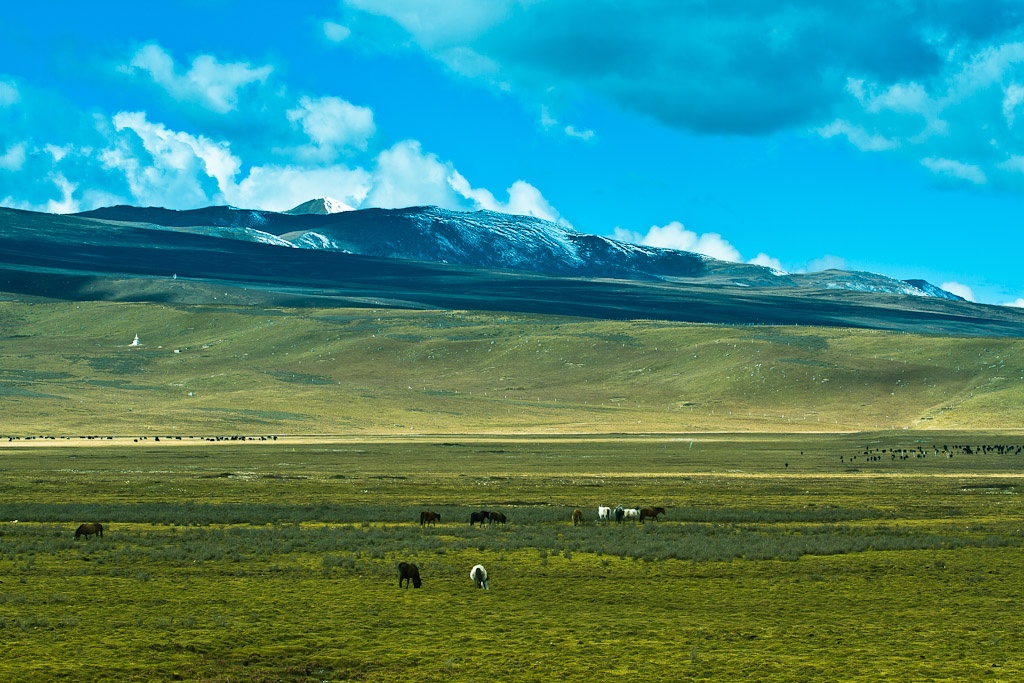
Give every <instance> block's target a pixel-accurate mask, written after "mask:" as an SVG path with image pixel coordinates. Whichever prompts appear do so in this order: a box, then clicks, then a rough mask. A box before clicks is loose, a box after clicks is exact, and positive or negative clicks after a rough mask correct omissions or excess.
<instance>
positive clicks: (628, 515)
mask: <svg viewBox="0 0 1024 683" xmlns="http://www.w3.org/2000/svg"><path fill="white" fill-rule="evenodd" d="M622 518H623V519H632V520H634V521H636V520H638V519H640V508H626V509H625V510H623V511H622Z"/></svg>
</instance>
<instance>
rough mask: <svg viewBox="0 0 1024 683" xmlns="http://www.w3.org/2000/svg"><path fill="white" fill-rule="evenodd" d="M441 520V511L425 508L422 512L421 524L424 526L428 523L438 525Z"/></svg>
mask: <svg viewBox="0 0 1024 683" xmlns="http://www.w3.org/2000/svg"><path fill="white" fill-rule="evenodd" d="M439 521H441V513H439V512H430V511H429V510H424V511H423V512H421V513H420V526H424V525H426V524H429V525H430V526H437V523H438V522H439Z"/></svg>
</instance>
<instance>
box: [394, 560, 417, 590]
mask: <svg viewBox="0 0 1024 683" xmlns="http://www.w3.org/2000/svg"><path fill="white" fill-rule="evenodd" d="M403 581H405V587H406V588H408V587H409V581H412V587H413V588H419V587H420V586H422V585H423V581H421V580H420V568H419V567H417V566H416V565H414V564H409V563H408V562H399V563H398V587H399V588H401V587H402V582H403Z"/></svg>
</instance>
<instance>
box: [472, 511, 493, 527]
mask: <svg viewBox="0 0 1024 683" xmlns="http://www.w3.org/2000/svg"><path fill="white" fill-rule="evenodd" d="M490 518H491V513H490V512H488V511H487V510H481V511H480V512H471V513H469V525H470V526H473V525H474V524H476V523H478V522H479V523H480V526H483V525H484V522H486V521H488V520H490Z"/></svg>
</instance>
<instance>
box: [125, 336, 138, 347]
mask: <svg viewBox="0 0 1024 683" xmlns="http://www.w3.org/2000/svg"><path fill="white" fill-rule="evenodd" d="M138 345H139V335H135V339H132V343H131V344H129V345H128V346H138Z"/></svg>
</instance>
